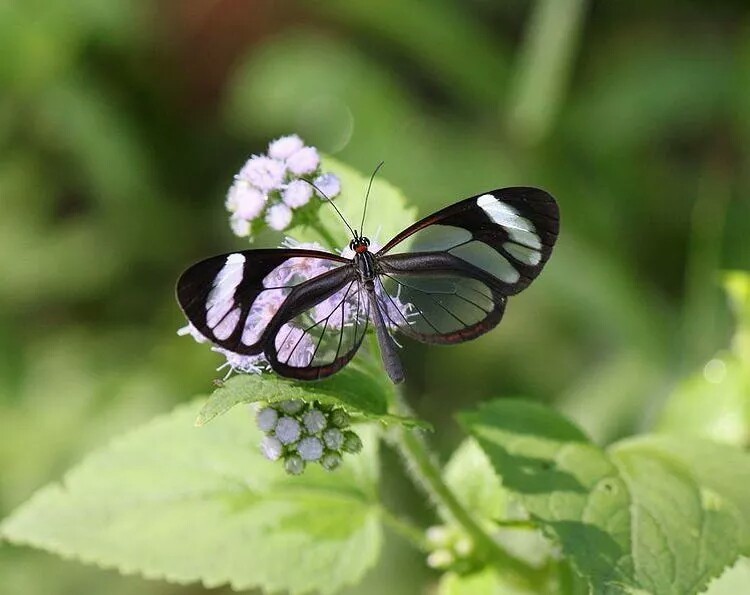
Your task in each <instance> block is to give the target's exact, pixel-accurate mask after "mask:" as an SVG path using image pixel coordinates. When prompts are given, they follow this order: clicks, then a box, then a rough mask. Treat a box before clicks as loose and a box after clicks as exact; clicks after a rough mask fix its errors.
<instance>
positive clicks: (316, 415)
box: [302, 409, 326, 434]
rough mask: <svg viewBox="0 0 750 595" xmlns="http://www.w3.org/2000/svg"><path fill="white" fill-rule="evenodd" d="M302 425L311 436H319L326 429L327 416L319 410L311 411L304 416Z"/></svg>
mask: <svg viewBox="0 0 750 595" xmlns="http://www.w3.org/2000/svg"><path fill="white" fill-rule="evenodd" d="M302 423H303V424H305V429H306V430H307V431H308V432H309V433H310V434H317V433H318V432H320V431H321V430H322V429H323V428H325V427H326V416H325V415H323V414H322V413H321V412H320V411H318V410H317V409H310V411H306V412H305V414H304V415H303V416H302Z"/></svg>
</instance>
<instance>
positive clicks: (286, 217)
mask: <svg viewBox="0 0 750 595" xmlns="http://www.w3.org/2000/svg"><path fill="white" fill-rule="evenodd" d="M291 222H292V209H290V208H289V207H288V206H286V205H285V204H282V203H279V204H277V205H273V206H272V207H271V208H270V209H268V213H266V223H268V226H269V227H270V228H271V229H275V230H276V231H283V230H285V229H286V228H287V227H289V224H290V223H291Z"/></svg>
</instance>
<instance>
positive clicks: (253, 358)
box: [211, 347, 267, 374]
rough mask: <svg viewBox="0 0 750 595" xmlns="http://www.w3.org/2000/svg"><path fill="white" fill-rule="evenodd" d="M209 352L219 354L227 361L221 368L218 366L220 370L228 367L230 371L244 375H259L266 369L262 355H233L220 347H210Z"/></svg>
mask: <svg viewBox="0 0 750 595" xmlns="http://www.w3.org/2000/svg"><path fill="white" fill-rule="evenodd" d="M211 351H215V352H216V353H220V354H221V355H223V356H224V357H225V358H226V359H227V361H226V363H225V364H223V365H222V366H219V368H217V369H219V370H221V369H222V368H223V367H225V366H229V367H230V368H231V370H232V371H240V372H244V373H245V374H260V373H261V372H262V371H263V370H264V369H265V367H266V364H267V362H266V359H265V358H264V357H263V356H262V355H241V354H239V353H234V352H233V351H229V350H227V349H222V348H221V347H212V348H211Z"/></svg>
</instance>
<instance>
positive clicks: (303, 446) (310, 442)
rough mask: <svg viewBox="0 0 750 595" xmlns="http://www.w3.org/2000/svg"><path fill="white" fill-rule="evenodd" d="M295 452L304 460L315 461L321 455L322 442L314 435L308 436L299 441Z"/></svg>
mask: <svg viewBox="0 0 750 595" xmlns="http://www.w3.org/2000/svg"><path fill="white" fill-rule="evenodd" d="M297 452H298V453H299V455H300V456H301V457H302V459H303V460H304V461H317V460H318V459H319V458H320V457H322V456H323V443H322V442H321V441H320V439H319V438H316V437H315V436H308V437H307V438H303V439H302V440H300V441H299V444H298V445H297Z"/></svg>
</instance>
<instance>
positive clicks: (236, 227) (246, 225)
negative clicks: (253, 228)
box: [229, 217, 250, 238]
mask: <svg viewBox="0 0 750 595" xmlns="http://www.w3.org/2000/svg"><path fill="white" fill-rule="evenodd" d="M229 227H230V228H231V229H232V233H233V234H234V235H236V236H237V237H238V238H246V237H247V236H249V235H250V222H249V221H248V220H247V219H240V218H239V217H231V218H230V219H229Z"/></svg>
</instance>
